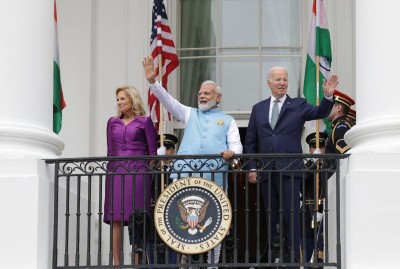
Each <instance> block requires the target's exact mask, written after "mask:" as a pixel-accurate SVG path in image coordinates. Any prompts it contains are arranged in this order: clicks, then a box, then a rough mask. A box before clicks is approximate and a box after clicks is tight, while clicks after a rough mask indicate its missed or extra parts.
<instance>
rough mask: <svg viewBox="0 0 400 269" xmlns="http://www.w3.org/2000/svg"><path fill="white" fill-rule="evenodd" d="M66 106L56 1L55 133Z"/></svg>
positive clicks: (54, 65) (54, 64) (54, 62)
mask: <svg viewBox="0 0 400 269" xmlns="http://www.w3.org/2000/svg"><path fill="white" fill-rule="evenodd" d="M65 106H66V104H65V100H64V96H63V92H62V87H61V75H60V61H59V56H58V30H57V7H56V0H54V60H53V132H55V133H56V134H58V133H59V132H60V130H61V125H62V110H63V108H64V107H65Z"/></svg>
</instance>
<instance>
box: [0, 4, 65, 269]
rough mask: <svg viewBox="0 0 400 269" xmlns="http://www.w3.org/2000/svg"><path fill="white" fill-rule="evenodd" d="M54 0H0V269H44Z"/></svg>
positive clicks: (56, 148) (57, 142)
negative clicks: (0, 216)
mask: <svg viewBox="0 0 400 269" xmlns="http://www.w3.org/2000/svg"><path fill="white" fill-rule="evenodd" d="M53 20H54V19H53V1H51V0H30V1H23V0H13V1H0V212H1V214H2V218H1V219H2V220H1V222H0V238H1V239H0V241H1V243H0V253H1V255H0V256H1V259H0V268H10V269H13V268H32V269H39V268H45V269H46V268H51V267H50V265H51V254H52V248H51V246H52V244H51V243H52V241H51V237H52V233H51V230H52V229H51V228H52V226H51V223H52V218H51V215H52V211H51V208H52V201H51V198H52V194H51V193H52V192H51V188H52V184H51V182H50V180H49V178H51V176H49V175H50V173H49V172H50V171H48V170H47V167H46V166H45V164H44V162H43V161H42V160H40V159H41V158H53V157H55V156H57V155H59V154H60V153H61V151H62V150H63V148H64V143H63V141H62V140H61V139H60V138H59V137H58V136H57V135H55V134H54V133H53V131H52V114H53V105H52V103H53V34H54V33H53V31H54V21H53Z"/></svg>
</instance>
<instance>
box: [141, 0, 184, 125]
mask: <svg viewBox="0 0 400 269" xmlns="http://www.w3.org/2000/svg"><path fill="white" fill-rule="evenodd" d="M150 51H151V56H152V57H153V59H154V66H155V67H157V66H158V61H159V57H158V56H159V55H161V58H162V86H163V87H164V88H165V89H167V83H168V75H169V74H170V73H171V72H172V71H173V70H174V69H175V68H176V67H177V66H178V65H179V60H178V55H177V54H176V49H175V45H174V40H173V38H172V34H171V28H170V27H169V23H168V17H167V12H166V10H165V6H164V1H163V0H154V4H153V16H152V28H151V38H150ZM148 105H149V110H150V116H151V118H152V120H153V122H156V127H157V130H158V123H159V122H160V102H159V101H158V99H157V98H156V97H155V96H154V95H153V94H152V93H151V91H150V89H149V92H148ZM168 119H170V115H169V114H168Z"/></svg>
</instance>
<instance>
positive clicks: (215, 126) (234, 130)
mask: <svg viewBox="0 0 400 269" xmlns="http://www.w3.org/2000/svg"><path fill="white" fill-rule="evenodd" d="M143 67H144V70H145V75H146V79H147V80H148V82H149V83H150V89H151V91H152V92H153V94H154V95H155V96H156V97H157V98H158V100H159V101H160V102H161V104H162V105H163V106H164V107H165V108H166V110H167V111H168V112H169V113H171V114H172V115H174V116H175V118H177V119H178V120H179V121H181V122H182V123H183V124H184V125H185V134H184V136H183V139H182V142H181V143H180V146H179V150H178V155H192V154H221V155H222V158H223V159H224V160H230V159H232V158H233V156H234V155H235V154H241V153H242V151H243V146H242V143H241V142H240V135H239V128H238V126H237V124H236V121H235V120H234V119H233V117H232V116H230V115H227V114H225V113H223V112H222V111H221V110H220V109H219V108H218V104H219V103H220V102H221V99H222V92H221V88H220V87H218V85H217V84H216V83H215V82H214V81H211V80H207V81H204V82H203V83H202V84H201V86H200V90H199V92H198V95H197V100H198V106H199V108H193V107H188V106H185V105H183V104H181V103H180V102H179V101H178V100H176V99H174V98H173V97H172V96H171V95H170V94H169V93H168V92H167V91H166V90H165V89H164V88H163V87H162V86H161V85H160V84H159V83H158V82H157V81H156V79H155V78H156V76H157V72H156V68H157V67H156V68H155V67H154V62H153V58H152V57H151V56H147V57H145V58H144V60H143ZM196 161H199V162H204V161H205V160H196ZM215 161H218V160H214V161H213V160H211V161H209V162H210V165H213V164H214V167H215ZM178 162H179V161H176V162H175V167H180V168H179V169H178V168H177V170H181V171H182V170H183V171H184V168H183V169H182V166H179V165H178V164H177V163H178ZM181 164H182V165H183V166H184V164H185V162H184V161H181ZM203 167H204V169H203V171H207V170H208V171H209V170H210V168H209V167H208V166H207V165H205V166H203ZM227 169H228V167H227V166H223V168H222V169H220V170H219V171H221V170H227ZM224 174H225V175H226V173H215V174H214V175H211V173H206V172H204V173H202V177H204V178H208V179H210V180H213V181H214V182H215V183H216V184H217V185H219V186H220V187H221V188H223V189H225V190H226V189H227V176H225V177H224ZM185 176H187V175H184V174H181V175H180V177H185ZM192 176H196V175H195V174H192ZM197 176H198V175H197ZM220 249H221V245H220V244H219V245H218V246H216V247H215V248H214V249H213V254H211V253H210V252H211V251H209V253H208V259H207V262H208V263H217V262H218V261H219V256H220Z"/></svg>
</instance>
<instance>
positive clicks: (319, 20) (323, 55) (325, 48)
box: [303, 0, 332, 131]
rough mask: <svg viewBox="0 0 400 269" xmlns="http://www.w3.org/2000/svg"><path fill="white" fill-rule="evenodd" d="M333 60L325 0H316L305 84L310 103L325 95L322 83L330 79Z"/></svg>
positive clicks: (305, 92) (305, 91) (305, 93)
mask: <svg viewBox="0 0 400 269" xmlns="http://www.w3.org/2000/svg"><path fill="white" fill-rule="evenodd" d="M318 56H319V57H318ZM317 58H319V83H318V84H317V79H316V77H317V74H316V72H317V70H316V69H317V66H316V64H317ZM331 62H332V50H331V38H330V34H329V30H328V22H327V18H326V14H325V8H324V1H323V0H314V3H313V8H312V20H311V29H310V37H309V41H308V53H307V60H306V70H305V77H304V86H303V93H304V97H305V98H306V99H307V101H308V103H310V104H313V105H316V104H317V99H318V100H319V101H320V100H321V99H322V97H323V96H324V93H323V89H322V84H323V81H324V79H328V77H329V74H330V71H331ZM319 101H318V104H319ZM327 126H329V124H327ZM328 128H329V127H328ZM321 131H323V130H321Z"/></svg>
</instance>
